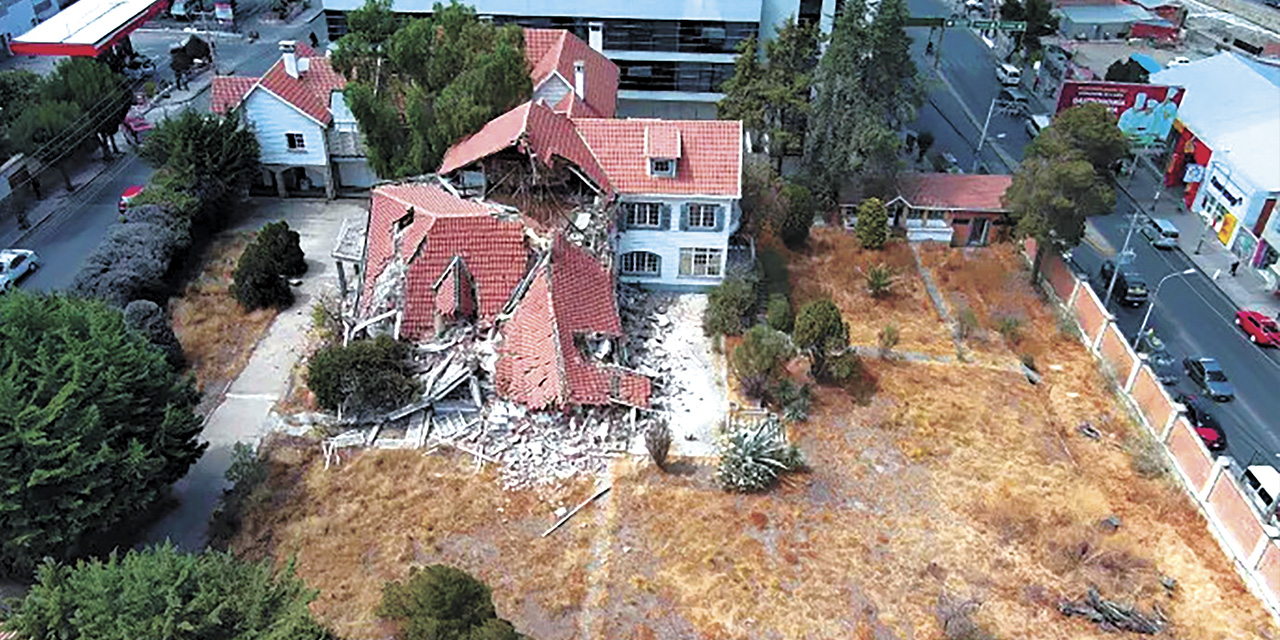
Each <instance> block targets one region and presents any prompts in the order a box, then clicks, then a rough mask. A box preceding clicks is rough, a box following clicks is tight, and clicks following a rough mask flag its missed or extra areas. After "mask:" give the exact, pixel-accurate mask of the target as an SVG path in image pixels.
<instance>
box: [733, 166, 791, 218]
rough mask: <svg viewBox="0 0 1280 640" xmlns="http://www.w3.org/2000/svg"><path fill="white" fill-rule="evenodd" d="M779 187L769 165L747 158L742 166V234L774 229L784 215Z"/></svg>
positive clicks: (775, 174) (777, 178)
mask: <svg viewBox="0 0 1280 640" xmlns="http://www.w3.org/2000/svg"><path fill="white" fill-rule="evenodd" d="M782 185H783V182H782V178H780V177H778V172H777V171H774V169H773V165H771V164H769V162H767V161H765V160H763V159H761V158H760V157H758V156H747V158H746V159H745V160H744V162H743V164H742V214H743V215H742V222H741V226H740V227H739V228H740V229H741V230H742V231H743V232H744V233H749V234H752V235H755V234H756V233H758V232H759V231H760V230H761V229H763V228H766V227H768V228H775V227H776V226H777V223H778V222H779V221H780V220H782V216H783V213H784V212H785V211H786V203H785V202H784V201H783V200H782ZM775 230H776V229H775Z"/></svg>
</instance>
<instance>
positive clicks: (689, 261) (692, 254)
mask: <svg viewBox="0 0 1280 640" xmlns="http://www.w3.org/2000/svg"><path fill="white" fill-rule="evenodd" d="M723 258H724V251H722V250H720V249H704V248H702V247H695V248H687V249H681V250H680V275H682V276H689V277H719V276H720V264H721V262H723Z"/></svg>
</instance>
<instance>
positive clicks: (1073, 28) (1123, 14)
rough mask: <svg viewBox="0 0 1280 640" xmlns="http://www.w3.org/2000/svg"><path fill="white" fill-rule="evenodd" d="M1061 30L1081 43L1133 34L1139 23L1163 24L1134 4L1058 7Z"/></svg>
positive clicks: (1059, 27)
mask: <svg viewBox="0 0 1280 640" xmlns="http://www.w3.org/2000/svg"><path fill="white" fill-rule="evenodd" d="M1054 12H1055V13H1057V14H1058V15H1059V16H1061V18H1062V20H1061V22H1060V23H1059V25H1058V30H1059V31H1061V32H1062V35H1064V36H1066V37H1068V38H1075V39H1077V40H1110V39H1114V38H1119V37H1120V36H1121V34H1127V33H1129V29H1130V28H1131V27H1133V25H1134V23H1136V22H1152V21H1156V22H1159V21H1161V18H1160V17H1159V16H1157V15H1156V14H1154V13H1152V12H1150V11H1147V10H1146V9H1143V8H1142V7H1139V6H1138V5H1134V4H1108V5H1076V6H1067V7H1058V8H1057V9H1054Z"/></svg>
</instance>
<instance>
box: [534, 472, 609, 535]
mask: <svg viewBox="0 0 1280 640" xmlns="http://www.w3.org/2000/svg"><path fill="white" fill-rule="evenodd" d="M612 488H613V486H612V485H605V486H604V488H602V489H600V490H599V491H597V492H595V493H594V494H592V495H591V497H590V498H587V499H586V500H583V501H582V504H580V505H578V506H576V507H574V508H573V511H570V512H569V513H566V514H564V517H563V518H560V519H559V520H558V521H556V523H555V524H553V525H551V528H550V529H547V530H546V531H543V532H542V537H544V538H545V537H547V536H549V535H551V534H552V533H555V530H556V529H559V528H560V526H561V525H563V524H564V523H566V522H568V521H569V518H572V517H573V515H574V514H575V513H577V512H579V511H582V508H583V507H585V506H587V505H589V504H591V503H592V502H594V501H595V499H596V498H599V497H600V496H602V495H604V494H606V493H608V492H609V489H612Z"/></svg>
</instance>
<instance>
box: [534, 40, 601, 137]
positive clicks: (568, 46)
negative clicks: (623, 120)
mask: <svg viewBox="0 0 1280 640" xmlns="http://www.w3.org/2000/svg"><path fill="white" fill-rule="evenodd" d="M524 55H525V58H526V59H527V60H528V61H529V67H530V69H531V72H530V74H529V75H530V76H532V77H533V86H534V89H537V88H538V86H539V85H541V84H542V83H544V82H546V81H547V80H548V79H550V78H551V77H552V74H554V73H559V74H560V77H561V78H563V79H564V81H565V82H566V83H567V84H568V85H569V88H570V90H569V95H568V96H566V97H565V99H564V100H562V101H561V102H560V104H558V105H552V108H554V109H555V110H556V111H558V112H560V113H567V114H569V115H571V116H574V117H595V118H612V117H613V114H614V112H615V111H616V109H617V100H618V65H616V64H614V63H613V62H612V61H610V60H609V59H608V58H606V57H605V56H604V54H602V53H600V52H599V51H596V50H595V49H592V48H591V47H590V46H588V45H587V43H585V42H583V41H582V39H580V38H578V37H577V36H575V35H573V34H572V33H569V32H568V31H565V30H564V29H525V30H524ZM578 60H581V61H582V62H583V78H584V81H583V84H585V85H586V86H585V87H584V89H585V90H584V92H583V93H585V94H586V95H585V96H584V98H583V99H581V100H579V99H577V97H576V96H575V95H574V93H573V83H574V73H573V63H574V62H576V61H578Z"/></svg>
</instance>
